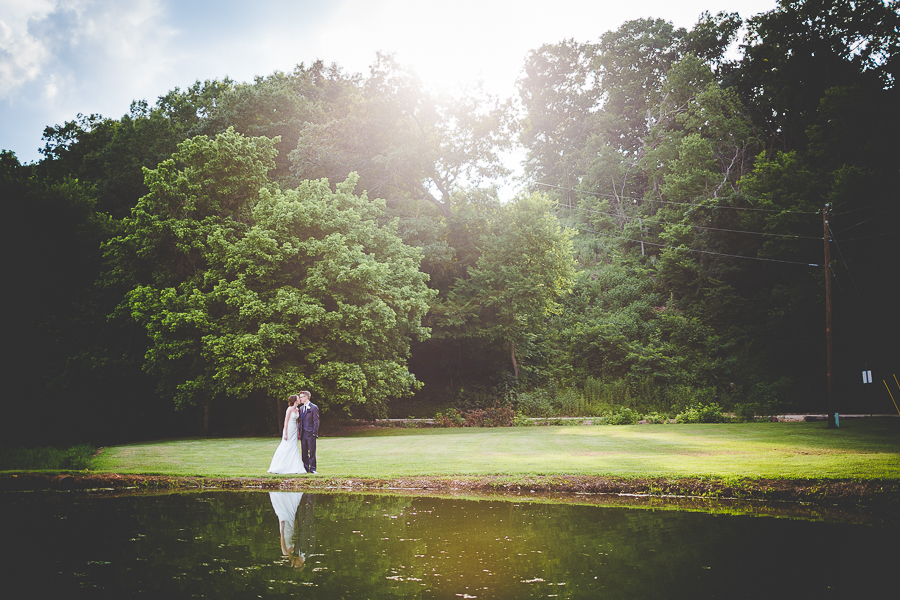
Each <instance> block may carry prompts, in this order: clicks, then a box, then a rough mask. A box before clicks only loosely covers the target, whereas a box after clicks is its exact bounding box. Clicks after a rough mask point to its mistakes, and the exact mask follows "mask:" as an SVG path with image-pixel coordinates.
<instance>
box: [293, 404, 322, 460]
mask: <svg viewBox="0 0 900 600" xmlns="http://www.w3.org/2000/svg"><path fill="white" fill-rule="evenodd" d="M298 425H299V426H300V454H301V456H302V458H303V468H304V469H306V472H307V473H315V472H316V439H318V437H319V407H318V406H316V405H315V404H313V403H312V402H310V403H308V404H307V405H306V406H305V407H304V406H303V405H302V404H301V405H300V422H299V423H298Z"/></svg>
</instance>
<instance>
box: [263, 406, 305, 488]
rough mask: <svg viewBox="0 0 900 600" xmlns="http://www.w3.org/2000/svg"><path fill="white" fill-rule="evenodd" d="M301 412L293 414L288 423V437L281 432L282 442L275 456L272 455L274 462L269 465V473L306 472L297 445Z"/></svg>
mask: <svg viewBox="0 0 900 600" xmlns="http://www.w3.org/2000/svg"><path fill="white" fill-rule="evenodd" d="M299 417H300V412H299V411H297V412H296V413H295V414H292V415H291V418H290V419H289V420H288V424H287V439H284V432H283V431H282V432H281V443H280V444H278V448H277V449H276V450H275V456H273V457H272V464H270V465H269V473H278V474H281V475H285V474H288V473H306V469H304V468H303V459H302V458H300V447H299V446H298V445H297V419H298V418H299Z"/></svg>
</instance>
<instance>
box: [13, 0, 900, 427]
mask: <svg viewBox="0 0 900 600" xmlns="http://www.w3.org/2000/svg"><path fill="white" fill-rule="evenodd" d="M898 14H900V5H898V3H897V1H896V0H781V1H780V2H778V4H777V5H776V6H775V7H774V8H773V9H772V10H770V11H767V12H765V13H761V14H758V15H743V16H741V15H737V14H734V13H726V12H722V13H718V14H716V15H711V14H709V13H703V14H701V15H699V17H698V19H697V22H696V23H695V24H694V26H692V27H691V28H678V27H675V26H674V25H673V24H672V23H669V22H667V21H665V20H661V19H655V18H645V19H637V20H633V21H628V22H626V23H623V24H622V25H621V26H620V27H618V28H617V29H615V30H613V31H608V32H600V31H598V32H597V36H596V38H595V39H594V40H574V39H567V40H561V41H559V42H557V43H551V44H545V45H543V46H541V47H540V48H536V49H534V50H532V51H531V52H529V53H528V54H527V55H526V56H525V57H523V69H522V73H521V77H520V79H519V83H518V93H519V97H518V99H516V100H515V101H514V99H512V98H508V99H504V98H496V97H493V96H491V95H489V94H487V93H485V92H484V90H483V89H482V88H479V87H478V86H475V87H472V88H471V89H467V90H461V91H460V92H459V93H457V94H454V95H449V94H436V93H433V92H432V91H430V90H429V89H427V88H426V87H425V86H424V85H423V84H422V82H421V81H419V80H418V79H417V78H416V77H415V76H414V75H413V74H412V73H410V72H409V71H408V70H406V69H404V68H403V67H402V66H400V65H398V64H397V63H396V61H395V60H394V59H393V57H392V56H390V55H387V54H378V55H376V58H375V61H374V63H373V65H372V67H371V69H370V70H369V72H368V73H366V74H360V73H347V72H345V71H344V70H343V69H341V67H340V66H339V65H335V64H332V65H326V64H325V63H324V62H322V61H317V62H315V63H313V64H311V65H309V66H305V65H303V64H300V65H298V66H297V67H296V68H295V69H293V70H292V71H290V72H275V73H272V74H269V75H266V76H261V77H257V78H255V79H254V80H253V81H250V82H235V81H232V80H231V79H229V78H227V77H225V78H223V79H221V80H211V81H205V82H196V83H194V84H193V85H190V86H188V87H187V88H185V89H183V90H182V89H179V88H176V89H174V90H171V91H169V92H167V93H164V94H163V95H161V96H160V97H159V98H158V99H157V100H156V101H155V102H154V103H151V102H147V101H146V100H136V101H135V102H134V103H133V104H132V107H131V109H130V110H129V111H128V113H127V114H125V115H123V116H121V117H120V118H118V119H116V118H110V117H104V116H102V115H97V114H93V113H90V112H89V111H86V112H85V114H84V115H79V116H78V117H77V118H76V119H74V120H72V121H69V122H66V123H64V124H62V125H53V126H48V127H47V128H46V129H45V131H44V139H45V142H46V145H45V147H44V150H43V156H44V158H43V159H42V160H41V161H40V162H38V163H36V164H32V165H22V164H20V163H19V161H18V160H17V159H16V158H15V156H14V155H12V153H9V152H5V151H4V152H3V153H2V155H0V186H2V190H0V191H2V198H3V200H4V202H5V203H6V207H7V210H8V211H9V212H10V219H7V220H5V221H4V231H5V232H6V233H5V235H4V243H5V244H6V246H5V250H6V252H5V256H7V257H9V260H10V261H11V269H10V274H11V275H10V284H11V289H13V290H15V293H14V294H13V295H14V301H13V308H12V310H11V312H10V313H9V319H8V320H10V321H11V322H12V323H11V324H10V325H9V326H8V329H9V330H10V332H11V334H12V336H11V337H10V339H11V340H13V344H14V346H15V347H16V349H17V350H18V351H17V352H16V353H15V356H14V357H13V358H12V359H10V362H9V363H8V365H7V367H8V369H9V371H10V372H11V377H10V380H11V382H12V383H11V389H13V390H14V395H15V396H16V398H18V400H14V401H11V402H14V403H18V404H17V407H18V408H17V411H18V412H16V413H15V414H16V415H18V416H19V417H21V418H20V419H18V420H22V421H26V422H30V421H31V420H32V417H33V416H34V415H35V414H38V413H39V411H40V407H41V406H42V404H41V403H42V401H43V400H44V399H45V398H55V397H57V396H59V395H63V396H65V397H67V398H71V399H72V402H73V403H74V404H76V405H77V406H78V407H80V410H78V411H77V413H78V417H77V420H76V423H77V427H64V426H62V425H60V426H58V427H57V429H56V432H57V434H58V435H59V436H60V439H61V438H62V437H64V436H69V437H72V436H73V435H76V434H77V432H79V431H83V432H85V433H84V434H83V435H85V436H86V437H92V438H94V439H109V435H110V434H109V433H108V432H109V431H121V430H123V428H121V427H117V426H108V425H109V424H112V423H121V422H122V420H123V419H125V418H126V417H125V416H123V413H122V411H121V410H117V406H118V405H119V403H121V402H122V400H123V399H131V400H133V402H134V404H135V405H137V406H138V407H139V408H138V409H137V414H138V418H137V419H136V420H137V421H138V422H139V423H141V428H140V431H139V432H138V431H136V430H131V431H135V432H134V433H133V434H129V435H133V436H134V437H140V436H150V435H162V434H167V435H168V434H173V435H174V434H187V433H195V432H197V431H209V432H219V433H259V432H269V431H270V430H272V429H274V428H276V427H278V426H280V425H279V424H280V417H279V416H278V414H277V411H276V408H277V402H278V401H279V400H281V399H283V398H284V397H285V396H286V395H287V394H289V393H293V392H296V391H298V390H299V389H301V388H306V389H310V390H311V391H312V392H313V393H314V395H315V396H316V397H317V398H318V399H319V400H320V405H321V406H322V407H323V414H325V415H326V416H327V415H329V414H332V415H333V414H338V413H345V412H350V413H352V414H356V415H368V416H375V415H385V414H390V413H391V412H392V411H396V410H401V409H400V408H396V407H403V406H415V407H416V410H417V411H420V412H424V413H429V412H431V413H434V412H435V411H437V410H440V409H443V408H446V407H448V406H451V405H452V406H455V407H484V406H487V405H491V404H493V403H494V402H500V401H503V402H512V403H513V405H514V406H515V407H519V408H521V407H522V406H525V405H526V404H527V399H528V398H545V399H549V400H547V402H549V403H552V402H557V403H560V402H563V400H562V399H563V398H571V397H581V398H588V397H591V398H601V399H602V403H603V406H604V407H605V409H609V410H613V409H615V408H616V407H630V408H635V409H641V410H644V411H645V412H646V411H649V410H654V411H659V412H661V413H671V412H673V411H676V410H679V409H681V408H684V407H687V406H693V405H694V404H695V403H698V402H699V403H719V404H721V405H722V406H723V407H724V408H726V409H730V410H734V411H745V412H748V413H749V414H754V413H753V411H757V410H765V411H772V410H776V409H777V410H804V411H809V410H816V411H822V410H824V406H823V397H824V386H825V377H824V368H825V367H824V352H825V349H824V337H825V336H824V322H823V321H824V319H823V311H824V300H825V299H824V286H823V280H824V275H825V269H830V270H831V272H832V273H833V275H834V276H835V277H836V280H837V282H838V286H837V288H838V292H837V294H836V297H835V298H833V300H834V313H835V327H834V340H835V347H836V369H837V372H836V377H835V381H836V382H837V385H838V398H840V399H841V400H840V404H839V406H838V410H841V411H844V410H859V409H862V408H864V407H866V408H869V411H867V412H872V411H874V410H876V408H875V405H876V404H877V399H875V398H870V400H869V401H870V404H865V406H864V399H862V398H860V394H859V393H858V392H859V390H858V389H857V388H856V387H854V385H855V384H856V383H858V371H859V370H861V369H863V368H866V367H867V368H869V369H873V371H876V372H878V373H882V374H885V373H887V372H888V371H889V369H890V368H891V367H890V365H894V364H896V362H897V360H900V355H898V351H897V346H896V343H895V342H896V339H897V337H898V334H900V330H898V326H897V323H896V322H895V320H894V319H892V318H891V317H890V315H892V314H893V310H894V305H895V304H896V284H894V283H893V280H892V278H891V277H890V276H889V275H887V274H886V273H885V271H884V269H883V265H884V264H891V261H892V259H893V257H894V256H895V255H896V249H895V248H894V246H893V244H892V238H893V231H892V229H891V224H892V222H893V219H892V217H894V216H895V215H896V214H897V212H896V211H897V209H898V206H900V203H898V200H897V193H896V190H897V189H898V188H900V172H898V170H897V165H896V163H897V160H896V158H897V152H896V150H894V144H895V140H896V139H897V137H898V135H900V118H898V116H897V111H896V107H897V106H898V105H900V102H898V94H900V87H898V86H897V83H896V69H897V64H898V62H897V60H898V58H897V57H898V51H900V45H898V40H900V17H898ZM85 115H87V116H85ZM510 150H519V151H521V152H523V154H524V157H525V158H524V162H523V164H522V169H523V174H522V177H521V179H520V181H519V183H520V185H521V191H520V193H518V195H516V196H515V198H512V199H509V198H501V197H500V196H499V194H498V191H497V189H498V188H497V186H498V184H499V182H500V181H502V180H503V179H504V178H505V177H507V176H508V175H509V174H510V166H509V165H508V164H507V163H506V162H505V159H504V156H506V155H507V154H508V153H509V151H510ZM826 206H827V207H828V214H829V220H828V222H827V223H823V216H822V212H823V209H824V208H825V207H826ZM823 228H827V231H828V237H829V239H830V241H829V244H830V246H829V247H830V248H832V261H831V264H829V265H824V264H823V263H824V259H823V255H822V251H823V241H824V238H825V235H824V233H823ZM885 377H886V376H885ZM410 395H412V398H413V404H403V403H402V402H403V401H404V400H403V399H404V398H407V401H408V398H409V397H410ZM888 408H890V407H888ZM334 409H346V410H345V411H341V410H334ZM878 410H880V408H879V409H878ZM757 414H758V413H757ZM401 416H408V415H406V414H402V415H401ZM8 429H10V431H9V434H10V437H11V438H12V437H14V436H17V435H18V436H19V437H21V436H24V435H26V431H27V430H25V429H23V430H22V431H21V432H20V431H18V430H15V428H8Z"/></svg>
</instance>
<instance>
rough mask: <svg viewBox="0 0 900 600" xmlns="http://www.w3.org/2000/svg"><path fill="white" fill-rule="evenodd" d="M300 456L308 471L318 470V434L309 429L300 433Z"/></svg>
mask: <svg viewBox="0 0 900 600" xmlns="http://www.w3.org/2000/svg"><path fill="white" fill-rule="evenodd" d="M300 456H301V458H302V459H303V468H304V469H306V472H307V473H312V472H313V471H315V470H316V436H314V435H313V434H311V433H310V432H308V431H303V432H301V435H300Z"/></svg>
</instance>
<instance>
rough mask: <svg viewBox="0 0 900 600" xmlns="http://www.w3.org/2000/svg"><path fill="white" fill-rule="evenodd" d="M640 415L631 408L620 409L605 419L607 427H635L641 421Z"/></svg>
mask: <svg viewBox="0 0 900 600" xmlns="http://www.w3.org/2000/svg"><path fill="white" fill-rule="evenodd" d="M640 417H641V416H640V415H639V414H638V413H637V412H635V411H633V410H631V409H630V408H620V409H618V410H616V411H614V412H612V413H610V414H608V415H606V416H605V417H604V419H603V422H604V423H606V424H607V425H634V424H635V423H637V422H638V421H639V420H640Z"/></svg>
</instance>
